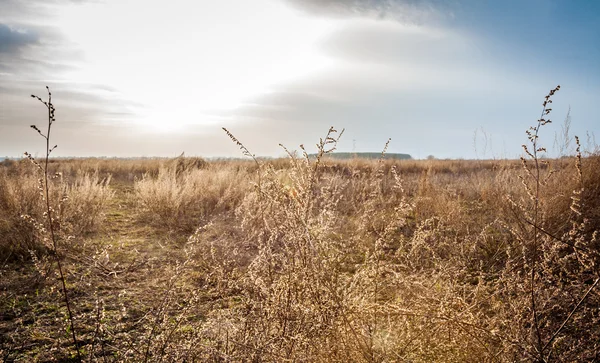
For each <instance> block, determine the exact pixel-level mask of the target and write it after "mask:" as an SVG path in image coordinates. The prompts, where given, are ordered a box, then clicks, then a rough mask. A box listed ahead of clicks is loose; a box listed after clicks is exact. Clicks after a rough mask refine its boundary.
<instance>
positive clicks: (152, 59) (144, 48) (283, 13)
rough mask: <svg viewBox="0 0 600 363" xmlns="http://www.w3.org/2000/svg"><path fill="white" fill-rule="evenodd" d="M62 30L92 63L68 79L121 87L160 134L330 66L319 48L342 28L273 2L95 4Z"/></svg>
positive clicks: (80, 7) (135, 0)
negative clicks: (134, 15)
mask: <svg viewBox="0 0 600 363" xmlns="http://www.w3.org/2000/svg"><path fill="white" fill-rule="evenodd" d="M142 9H143V12H141V13H140V14H142V13H143V16H136V17H132V16H131V14H135V13H136V12H140V11H141V10H142ZM256 9H260V11H256ZM248 14H253V15H252V16H248ZM106 19H110V22H109V23H110V24H108V23H107V21H106ZM58 24H59V26H60V28H61V29H62V31H63V32H64V33H65V34H66V35H67V36H68V37H69V39H70V40H71V41H73V42H75V43H77V44H78V46H79V47H80V49H81V51H82V53H83V55H84V58H85V59H84V62H83V63H84V64H83V65H82V66H81V67H80V68H79V69H76V70H74V71H72V72H71V74H70V76H69V77H70V78H71V79H72V80H73V81H76V82H88V83H94V84H106V85H109V86H111V87H114V88H115V89H117V90H118V91H119V92H120V93H121V94H122V95H123V97H124V98H125V99H127V100H129V101H132V102H135V103H139V104H141V105H143V107H141V108H140V113H139V115H138V118H139V119H140V122H141V123H142V124H144V125H146V126H147V127H148V128H154V129H155V130H156V131H158V132H171V131H173V132H175V131H180V130H181V128H184V127H186V126H188V125H189V124H196V123H211V122H213V121H211V119H210V117H207V116H206V115H202V114H203V112H205V111H208V110H228V109H233V108H235V107H237V106H239V105H240V104H242V103H243V102H244V100H247V99H249V98H251V97H255V96H257V95H260V94H263V93H266V92H269V91H270V90H271V89H272V87H274V86H275V85H278V84H281V83H284V82H288V81H291V80H294V79H298V78H301V77H304V76H306V75H308V74H311V73H312V72H315V71H318V70H322V69H325V68H326V67H328V66H330V65H331V64H332V60H331V59H329V58H327V57H326V56H324V55H322V54H319V52H318V50H317V44H318V42H319V41H320V40H322V39H323V37H325V36H326V35H327V34H330V33H331V32H332V31H333V30H334V28H335V27H336V24H335V22H334V21H332V20H327V19H315V18H310V17H307V16H306V15H304V14H302V13H299V12H297V11H294V10H292V9H290V8H289V7H286V6H285V5H284V3H283V2H281V1H274V0H256V1H251V2H250V1H242V0H239V1H235V0H221V1H219V2H197V1H192V0H175V1H173V2H169V4H166V3H164V2H156V3H155V4H154V5H153V6H149V5H148V2H147V1H145V0H143V1H142V0H107V1H106V2H103V3H94V2H89V3H87V2H86V3H83V4H77V5H73V6H70V7H68V9H66V10H64V11H62V12H61V15H60V19H59V23H58Z"/></svg>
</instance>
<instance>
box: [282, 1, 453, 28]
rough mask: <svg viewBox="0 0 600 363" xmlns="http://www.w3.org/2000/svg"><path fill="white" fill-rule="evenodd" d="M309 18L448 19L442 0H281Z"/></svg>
mask: <svg viewBox="0 0 600 363" xmlns="http://www.w3.org/2000/svg"><path fill="white" fill-rule="evenodd" d="M285 1H287V2H288V3H290V4H292V5H293V6H295V7H296V8H298V9H301V10H304V11H306V12H308V13H310V14H313V15H321V16H327V17H334V18H353V17H370V18H376V19H393V20H396V21H400V22H403V23H413V24H421V23H425V22H432V21H440V20H442V19H444V18H445V17H448V16H451V15H452V13H451V11H450V10H451V9H450V7H449V6H448V3H447V2H446V1H443V0H285Z"/></svg>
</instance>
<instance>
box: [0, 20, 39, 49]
mask: <svg viewBox="0 0 600 363" xmlns="http://www.w3.org/2000/svg"><path fill="white" fill-rule="evenodd" d="M37 43H39V34H35V33H33V32H32V31H30V30H27V29H15V28H12V27H9V26H8V25H6V24H0V54H1V53H12V52H18V51H20V50H21V49H23V48H25V47H27V46H30V45H32V44H37Z"/></svg>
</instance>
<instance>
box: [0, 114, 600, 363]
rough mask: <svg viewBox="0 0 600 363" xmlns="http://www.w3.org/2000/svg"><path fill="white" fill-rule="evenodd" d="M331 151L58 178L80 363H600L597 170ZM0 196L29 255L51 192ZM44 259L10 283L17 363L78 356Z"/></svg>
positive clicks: (6, 169)
mask: <svg viewBox="0 0 600 363" xmlns="http://www.w3.org/2000/svg"><path fill="white" fill-rule="evenodd" d="M541 126H543V124H542V122H539V123H538V125H537V126H536V127H538V128H539V129H538V130H537V131H536V135H537V133H539V132H543V128H541ZM229 135H230V137H231V138H232V140H233V141H234V142H236V143H238V145H240V146H241V147H242V151H243V153H244V154H245V155H247V156H249V157H251V158H252V154H251V153H250V151H248V150H246V149H245V148H243V144H241V142H239V141H238V140H237V139H236V138H235V137H234V136H233V135H232V134H229ZM542 135H543V134H542ZM336 140H337V133H336V132H335V130H330V132H329V133H328V134H327V136H326V137H324V139H323V140H322V141H321V143H320V148H321V152H320V154H319V155H318V156H317V158H312V157H308V155H305V156H300V157H297V156H295V155H290V158H288V159H280V160H274V161H265V160H258V159H252V160H249V161H248V162H241V161H230V162H226V161H218V162H206V161H203V160H201V159H189V158H184V157H183V156H182V157H180V158H177V159H173V160H155V161H149V160H144V161H135V162H134V161H116V160H111V161H106V163H105V161H98V160H90V161H87V162H86V161H85V160H77V161H60V162H57V163H55V164H52V165H53V167H54V168H56V170H63V171H65V174H68V175H71V176H73V175H74V176H73V177H71V179H70V180H71V181H70V182H65V181H64V180H63V181H61V179H60V178H59V179H55V183H57V185H56V187H54V188H53V189H54V190H56V196H54V197H53V198H57V200H56V203H59V200H58V199H60V196H62V195H64V194H69V193H71V197H70V198H69V199H68V200H67V203H73V204H72V205H71V206H70V207H67V205H68V204H65V206H66V207H65V209H64V213H65V216H64V218H63V219H64V220H65V221H71V222H69V223H65V225H68V226H71V227H69V228H70V230H71V231H73V233H74V234H76V235H81V234H85V233H88V234H87V236H86V237H85V238H82V239H81V243H80V248H79V249H76V250H74V251H73V252H72V253H71V254H68V255H67V256H66V257H65V264H66V266H67V268H68V270H69V272H70V273H69V274H68V276H67V282H68V286H69V289H70V290H69V291H71V295H72V299H73V310H74V316H75V317H76V319H75V322H76V324H75V327H76V329H77V332H78V335H79V336H80V337H81V338H80V340H81V354H82V356H83V357H84V358H85V359H86V360H87V359H89V361H181V362H191V361H212V362H229V361H236V362H237V361H256V362H258V361H266V362H286V361H294V362H295V361H300V362H337V361H352V362H355V361H356V362H391V361H409V362H431V361H439V362H473V361H477V362H513V361H539V362H542V361H545V362H549V361H594V360H595V359H596V360H597V359H598V357H599V356H600V347H599V346H598V342H600V330H598V328H597V327H598V326H600V316H599V315H598V311H599V309H600V294H599V291H600V287H598V286H597V284H598V279H599V277H600V270H599V264H600V241H599V236H598V230H599V228H600V222H599V221H600V156H598V155H596V154H592V155H590V156H587V157H582V156H581V155H580V154H578V155H576V156H573V157H570V158H562V159H560V160H550V163H549V165H546V164H542V161H543V160H542V159H541V158H540V157H539V155H537V154H536V153H531V154H532V155H531V157H530V158H526V159H525V161H516V160H512V161H511V160H493V161H491V160H490V161H465V160H448V161H444V160H427V161H415V160H403V161H390V160H382V161H379V162H377V161H367V160H344V161H335V160H332V159H329V158H327V157H325V156H326V154H327V153H329V152H330V151H332V150H333V149H334V148H335V145H336ZM535 140H537V139H535ZM538 142H539V141H536V143H535V144H533V143H530V144H528V145H529V148H530V149H531V147H534V148H535V149H539V148H540V147H541V146H540V145H539V144H538ZM136 162H137V163H139V164H136ZM120 163H121V164H120ZM536 164H537V167H536V166H535V165H536ZM75 165H77V166H76V167H75ZM69 168H76V169H81V170H85V171H88V172H90V171H93V172H94V174H85V173H84V174H80V175H79V176H78V177H77V176H76V175H77V173H76V172H75V171H74V170H75V169H69ZM68 170H73V171H72V172H67V171H68ZM113 171H114V173H115V174H120V176H119V177H118V178H117V179H118V183H116V184H112V185H109V184H108V181H106V182H101V180H100V179H99V177H98V175H99V174H98V173H100V174H101V175H107V174H112V172H113ZM104 173H106V174H104ZM0 186H1V188H0V191H1V193H0V201H1V203H4V204H2V206H7V207H6V208H3V209H0V210H2V211H4V210H7V211H11V212H10V213H5V214H3V215H2V216H3V218H4V219H3V221H7V222H4V224H3V226H10V228H5V227H3V228H5V229H3V231H5V232H4V233H5V235H8V236H11V237H10V238H12V239H9V240H8V241H28V240H26V239H22V240H21V239H19V238H22V237H21V236H22V235H23V236H27V235H28V233H30V232H28V231H29V230H28V229H27V228H26V227H27V224H23V223H24V222H22V221H21V219H20V217H19V215H20V214H23V213H28V214H31V215H35V213H36V212H35V210H36V208H38V207H36V206H37V204H38V203H39V201H38V198H37V196H38V194H39V191H38V189H37V187H38V184H37V179H36V178H35V176H34V175H32V174H31V173H30V171H29V169H27V168H25V167H24V166H22V165H21V166H19V165H12V166H3V167H0ZM113 193H114V194H113ZM76 206H77V207H80V209H77V208H75V207H76ZM69 208H70V209H69ZM92 211H96V212H92ZM102 213H106V222H105V224H104V227H106V228H99V227H98V226H99V222H101V221H102V220H101V219H99V218H98V216H100V215H102ZM92 215H95V216H96V217H94V218H91V216H92ZM7 216H10V217H7ZM87 217H90V218H91V219H89V220H86V218H87ZM17 222H18V223H21V224H17ZM6 231H9V232H6ZM165 231H168V232H169V233H166V234H165V233H164V232H165ZM6 233H8V234H6ZM31 233H33V232H31ZM2 241H4V242H3V244H2V247H3V248H7V247H6V246H14V245H15V243H16V242H9V243H7V242H6V241H7V239H6V238H5V239H3V240H2ZM20 243H21V245H20V246H21V247H20V249H21V251H27V250H28V249H35V248H36V246H38V245H36V244H27V243H26V242H20ZM6 250H9V249H6ZM10 250H11V251H13V250H15V248H14V247H10ZM38 256H43V255H41V254H38ZM48 264H49V262H48V261H47V260H44V259H43V258H38V259H37V260H36V259H34V260H33V261H32V263H31V264H30V265H26V266H30V267H29V268H25V269H20V268H18V267H16V265H11V264H8V265H7V266H6V267H4V268H3V270H2V271H3V272H2V273H3V277H4V280H3V281H4V282H3V283H2V293H3V295H2V299H1V300H0V302H1V304H0V307H1V308H2V310H1V311H2V312H3V314H4V316H6V317H7V318H6V319H4V321H3V322H1V323H0V332H1V333H3V334H4V338H2V339H0V351H1V352H2V354H3V355H4V357H5V360H7V361H30V360H33V361H35V360H38V361H47V360H52V359H55V360H62V361H69V360H72V359H75V354H74V351H73V347H72V345H70V344H69V342H68V340H67V339H66V338H65V325H64V323H63V320H61V319H62V318H63V317H64V312H63V311H62V310H63V309H62V308H61V307H60V306H58V305H57V304H58V303H57V301H59V300H60V299H59V297H58V296H57V294H56V283H55V281H54V280H53V279H50V278H48V277H51V276H53V272H52V270H51V266H50V268H49V267H47V266H48ZM44 266H46V276H47V277H46V278H45V279H40V277H39V276H40V274H41V272H40V271H43V270H44ZM31 281H35V284H32V283H31ZM29 285H32V287H31V289H25V291H24V292H22V293H19V292H18V290H19V288H21V289H23V288H24V287H25V286H29ZM33 288H35V291H36V293H35V294H34V293H33V290H32V289H33ZM58 317H60V319H58V320H57V318H58ZM9 335H10V337H11V338H8V337H9ZM29 342H33V343H29Z"/></svg>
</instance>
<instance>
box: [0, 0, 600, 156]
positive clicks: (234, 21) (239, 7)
mask: <svg viewBox="0 0 600 363" xmlns="http://www.w3.org/2000/svg"><path fill="white" fill-rule="evenodd" d="M557 84H560V85H561V90H560V92H559V93H557V94H556V96H555V100H554V104H553V108H554V110H553V113H552V114H551V118H552V120H553V121H554V123H553V124H551V125H548V126H547V127H546V128H545V129H544V130H543V131H542V136H541V137H542V142H543V143H545V145H546V146H547V147H548V149H549V150H550V151H551V152H552V149H553V148H552V146H553V143H554V138H555V133H558V132H560V127H561V124H562V122H563V120H564V118H565V116H566V114H567V110H568V109H569V107H570V108H571V118H572V129H571V132H572V134H577V135H579V136H580V137H581V138H582V140H583V141H584V146H585V144H586V142H587V140H588V138H587V137H586V134H589V135H596V134H599V133H600V120H599V117H598V113H597V111H596V109H595V105H596V104H597V103H598V101H597V100H598V99H600V2H596V1H583V0H578V1H567V0H564V1H563V0H561V1H559V0H544V1H543V0H522V1H516V0H514V1H513V0H511V1H476V0H447V1H444V0H425V1H417V0H255V1H251V2H250V1H243V0H221V1H208V0H202V1H192V0H173V1H170V2H161V1H142V0H51V1H40V0H27V1H25V0H0V155H8V156H18V155H21V154H22V153H23V152H24V151H29V152H33V153H36V152H37V153H41V152H42V147H43V145H42V144H41V142H40V141H41V140H40V139H39V136H37V135H36V134H35V133H34V132H32V131H31V129H30V128H29V125H31V124H33V123H36V124H38V126H41V125H42V124H43V123H44V108H43V106H42V105H40V104H37V103H35V102H34V100H33V99H31V98H30V97H29V95H30V94H32V93H34V94H38V95H40V96H42V95H44V92H45V86H46V85H49V86H50V87H51V89H52V90H53V94H54V102H55V105H56V107H57V110H58V111H57V123H56V124H55V130H54V132H55V134H54V136H55V139H54V140H55V142H56V143H58V144H59V148H58V149H57V150H56V155H57V156H102V155H106V156H176V155H179V154H180V153H181V152H182V151H185V153H186V155H201V156H239V155H240V154H239V150H238V149H237V147H236V146H235V145H233V144H231V142H230V141H229V139H228V138H227V136H226V135H225V134H224V133H223V131H222V130H221V127H223V126H225V127H227V128H228V129H230V131H232V132H233V133H234V134H235V135H236V136H237V137H238V138H239V139H240V140H242V141H243V142H244V143H245V144H246V146H247V147H248V148H249V149H250V150H251V151H253V152H254V153H256V154H258V155H270V156H280V155H282V154H283V153H282V150H281V149H280V148H279V146H278V144H279V143H283V144H285V145H286V146H287V147H288V148H290V149H295V148H297V147H298V145H300V144H305V145H312V144H314V143H316V141H318V138H319V137H321V136H322V135H323V134H324V133H325V132H326V131H327V129H328V128H329V126H332V125H333V126H335V127H336V128H338V129H341V128H345V129H346V132H345V134H344V137H343V138H342V141H341V143H340V151H369V152H373V151H379V150H381V148H382V147H383V145H384V143H385V141H386V140H387V138H392V142H391V144H390V149H389V150H390V151H391V152H401V153H409V154H411V155H412V156H413V157H415V158H425V157H426V156H427V155H430V154H431V155H434V156H436V157H438V158H469V159H470V158H492V157H495V158H501V157H510V158H514V157H518V156H519V155H520V153H521V148H520V145H521V144H523V143H524V142H525V141H526V136H525V133H524V131H525V129H526V128H527V127H529V126H530V125H532V124H533V123H535V121H536V120H537V118H538V117H539V114H540V112H541V103H542V101H543V97H544V96H545V94H546V93H547V92H548V91H549V90H550V89H552V88H554V87H555V86H556V85H557ZM590 140H591V138H590ZM591 147H592V146H591V145H590V148H591Z"/></svg>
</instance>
